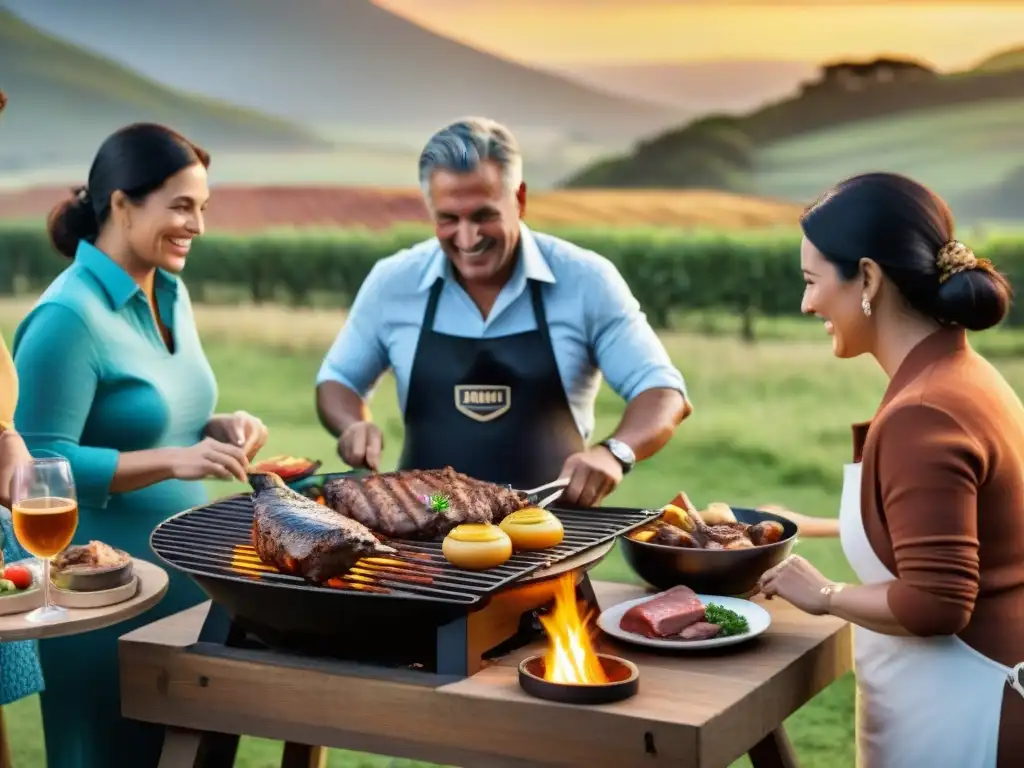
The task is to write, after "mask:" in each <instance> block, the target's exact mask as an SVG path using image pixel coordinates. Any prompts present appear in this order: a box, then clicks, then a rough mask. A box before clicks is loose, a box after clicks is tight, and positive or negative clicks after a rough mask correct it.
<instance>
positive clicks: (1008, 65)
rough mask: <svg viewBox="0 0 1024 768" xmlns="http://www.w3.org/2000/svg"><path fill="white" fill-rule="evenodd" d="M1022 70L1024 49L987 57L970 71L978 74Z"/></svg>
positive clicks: (1011, 49) (1013, 49)
mask: <svg viewBox="0 0 1024 768" xmlns="http://www.w3.org/2000/svg"><path fill="white" fill-rule="evenodd" d="M1016 69H1024V47H1018V48H1010V49H1008V50H1005V51H1000V52H999V53H997V54H995V55H993V56H989V57H988V58H986V59H984V60H983V61H982V62H981V63H980V64H977V65H976V66H975V67H974V68H973V69H972V70H971V71H972V72H978V73H995V72H1009V71H1013V70H1016Z"/></svg>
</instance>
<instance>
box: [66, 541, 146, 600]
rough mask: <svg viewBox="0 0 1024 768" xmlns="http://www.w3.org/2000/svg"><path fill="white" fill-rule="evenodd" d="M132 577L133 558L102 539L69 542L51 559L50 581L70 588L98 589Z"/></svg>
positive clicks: (75, 589)
mask: <svg viewBox="0 0 1024 768" xmlns="http://www.w3.org/2000/svg"><path fill="white" fill-rule="evenodd" d="M131 580H132V558H131V556H130V555H129V554H128V553H127V552H125V551H124V550H121V549H115V548H114V547H111V546H110V545H109V544H104V543H103V542H102V541H90V542H89V543H88V544H77V545H74V546H70V547H68V548H67V549H65V550H64V551H63V552H61V553H59V554H58V555H56V556H55V557H54V558H53V560H51V561H50V582H51V583H52V584H53V586H55V587H57V588H58V589H63V590H66V591H69V592H98V591H100V590H105V589H114V588H115V587H120V586H123V585H125V584H127V583H128V582H130V581H131Z"/></svg>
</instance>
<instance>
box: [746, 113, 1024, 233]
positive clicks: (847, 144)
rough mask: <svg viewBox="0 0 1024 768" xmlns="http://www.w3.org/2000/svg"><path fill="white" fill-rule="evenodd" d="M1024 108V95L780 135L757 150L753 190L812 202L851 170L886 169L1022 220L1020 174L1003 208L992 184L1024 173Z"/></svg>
mask: <svg viewBox="0 0 1024 768" xmlns="http://www.w3.org/2000/svg"><path fill="white" fill-rule="evenodd" d="M1022 114H1024V98H1020V99H1006V100H997V101H987V102H982V103H980V104H975V105H972V106H970V107H966V108H965V107H947V108H944V109H934V110H922V111H919V112H914V113H912V114H909V115H901V116H897V117H892V118H878V119H875V120H868V121H862V122H859V123H857V124H855V125H850V126H840V127H838V128H830V129H825V130H821V131H816V132H814V133H810V134H806V135H802V136H799V137H794V138H792V139H788V140H783V141H778V142H773V143H771V144H768V145H766V146H764V147H761V148H759V149H758V150H757V152H756V153H755V165H754V173H753V185H752V189H753V190H754V191H756V192H757V193H760V194H767V195H773V196H778V197H782V198H786V199H790V200H800V201H806V200H811V199H813V198H814V197H816V196H817V195H819V194H820V193H821V192H823V191H824V190H825V189H827V188H828V187H829V186H831V185H832V184H834V183H835V182H836V181H839V180H840V179H842V178H844V177H846V176H851V175H853V174H856V173H861V172H864V171H867V170H877V169H885V170H890V171H896V172H899V173H905V174H908V175H910V176H912V177H914V178H916V179H919V180H920V181H922V182H924V183H925V184H928V185H929V186H932V187H933V188H934V189H935V190H936V191H937V192H938V193H939V194H941V195H942V196H943V197H945V198H946V199H947V200H948V202H949V203H950V205H952V206H953V210H954V211H955V212H956V213H957V214H959V215H961V216H964V217H967V218H970V219H976V220H981V219H986V218H1001V219H1018V220H1019V219H1021V218H1024V208H1022V207H1021V205H1020V198H1019V194H1020V190H1021V186H1020V181H1019V180H1018V181H1017V182H1016V186H1015V189H1016V194H1010V195H1009V196H1006V199H1005V200H1003V203H1002V205H1000V206H998V207H996V206H993V205H992V201H993V196H992V195H991V194H989V193H988V192H987V190H997V189H1005V187H1004V185H1005V183H1006V181H1007V179H1008V178H1009V177H1010V176H1011V175H1012V174H1013V172H1014V171H1017V176H1018V178H1019V175H1020V173H1019V169H1020V168H1021V167H1024V132H1021V130H1020V116H1021V115H1022ZM996 197H997V198H998V197H999V196H996ZM983 201H986V202H985V203H983Z"/></svg>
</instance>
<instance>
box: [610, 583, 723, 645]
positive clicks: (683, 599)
mask: <svg viewBox="0 0 1024 768" xmlns="http://www.w3.org/2000/svg"><path fill="white" fill-rule="evenodd" d="M703 620H704V604H703V603H702V602H701V601H700V598H699V597H697V594H696V593H695V592H694V591H693V590H692V589H690V588H689V587H683V586H679V587H672V589H670V590H668V591H666V592H662V593H661V594H660V595H658V596H657V597H655V598H653V599H651V600H648V601H647V602H646V603H640V605H634V606H633V607H632V608H630V609H629V610H628V611H626V612H625V613H624V614H623V615H622V619H621V620H620V621H619V628H620V629H622V630H624V631H626V632H632V633H634V634H637V635H643V636H644V637H668V636H669V635H678V634H680V633H681V632H682V631H683V630H684V629H686V628H687V627H689V626H690V625H691V624H696V623H697V622H698V621H703ZM688 639H689V638H688Z"/></svg>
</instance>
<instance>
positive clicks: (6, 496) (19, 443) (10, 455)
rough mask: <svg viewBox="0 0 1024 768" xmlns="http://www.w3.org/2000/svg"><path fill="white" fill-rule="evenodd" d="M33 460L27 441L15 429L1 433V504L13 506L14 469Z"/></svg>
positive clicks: (8, 506)
mask: <svg viewBox="0 0 1024 768" xmlns="http://www.w3.org/2000/svg"><path fill="white" fill-rule="evenodd" d="M30 461H32V454H31V453H29V452H28V448H27V447H26V446H25V441H24V440H22V438H21V435H19V434H18V433H17V432H15V431H14V430H13V429H8V430H6V431H5V432H3V433H2V434H0V506H4V507H7V508H8V509H10V508H11V481H12V480H13V479H14V470H15V468H16V467H18V466H19V465H21V464H28V463H29V462H30Z"/></svg>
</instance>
